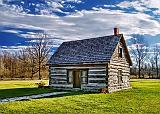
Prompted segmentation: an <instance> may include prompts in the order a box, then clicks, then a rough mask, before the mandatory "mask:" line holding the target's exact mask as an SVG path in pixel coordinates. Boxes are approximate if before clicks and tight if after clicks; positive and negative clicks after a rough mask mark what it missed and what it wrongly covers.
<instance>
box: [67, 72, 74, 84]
mask: <svg viewBox="0 0 160 114" xmlns="http://www.w3.org/2000/svg"><path fill="white" fill-rule="evenodd" d="M67 83H68V84H71V83H73V71H72V70H68V72H67Z"/></svg>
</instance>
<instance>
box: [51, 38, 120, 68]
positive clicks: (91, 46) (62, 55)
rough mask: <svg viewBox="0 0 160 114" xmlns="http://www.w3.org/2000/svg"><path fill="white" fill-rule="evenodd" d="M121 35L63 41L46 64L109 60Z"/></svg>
mask: <svg viewBox="0 0 160 114" xmlns="http://www.w3.org/2000/svg"><path fill="white" fill-rule="evenodd" d="M120 37H121V35H118V36H116V35H111V36H103V37H97V38H91V39H84V40H77V41H69V42H63V43H62V44H61V45H60V47H59V48H58V49H57V51H56V52H55V53H54V54H53V55H52V56H51V58H50V60H49V61H48V64H53V65H59V64H82V63H97V62H109V61H110V59H111V57H112V54H113V52H114V50H115V48H116V46H117V44H118V42H119V40H120Z"/></svg>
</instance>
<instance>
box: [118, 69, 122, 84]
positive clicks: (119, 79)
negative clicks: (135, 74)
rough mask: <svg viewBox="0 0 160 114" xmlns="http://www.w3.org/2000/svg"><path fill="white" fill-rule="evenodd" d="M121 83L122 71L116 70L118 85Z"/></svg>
mask: <svg viewBox="0 0 160 114" xmlns="http://www.w3.org/2000/svg"><path fill="white" fill-rule="evenodd" d="M122 82H123V80H122V70H118V84H121V83H122Z"/></svg>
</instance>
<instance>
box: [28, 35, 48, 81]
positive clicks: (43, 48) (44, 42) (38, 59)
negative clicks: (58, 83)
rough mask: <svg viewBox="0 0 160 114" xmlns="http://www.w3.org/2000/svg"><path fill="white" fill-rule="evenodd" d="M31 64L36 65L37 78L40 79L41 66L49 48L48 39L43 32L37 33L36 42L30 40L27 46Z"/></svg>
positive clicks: (43, 64) (46, 57) (44, 62)
mask: <svg viewBox="0 0 160 114" xmlns="http://www.w3.org/2000/svg"><path fill="white" fill-rule="evenodd" d="M27 51H28V52H29V56H30V58H31V61H32V63H34V64H33V65H35V66H37V69H38V76H39V79H42V76H41V68H42V67H43V66H45V64H46V62H47V59H48V54H49V51H50V48H49V47H48V39H47V35H46V34H45V33H38V34H37V39H36V42H32V44H31V46H30V47H29V48H27Z"/></svg>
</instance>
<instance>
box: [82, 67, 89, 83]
mask: <svg viewBox="0 0 160 114" xmlns="http://www.w3.org/2000/svg"><path fill="white" fill-rule="evenodd" d="M83 71H86V74H87V75H86V76H82V72H83ZM83 78H86V79H85V82H84V81H83ZM81 84H88V69H83V70H81Z"/></svg>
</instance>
